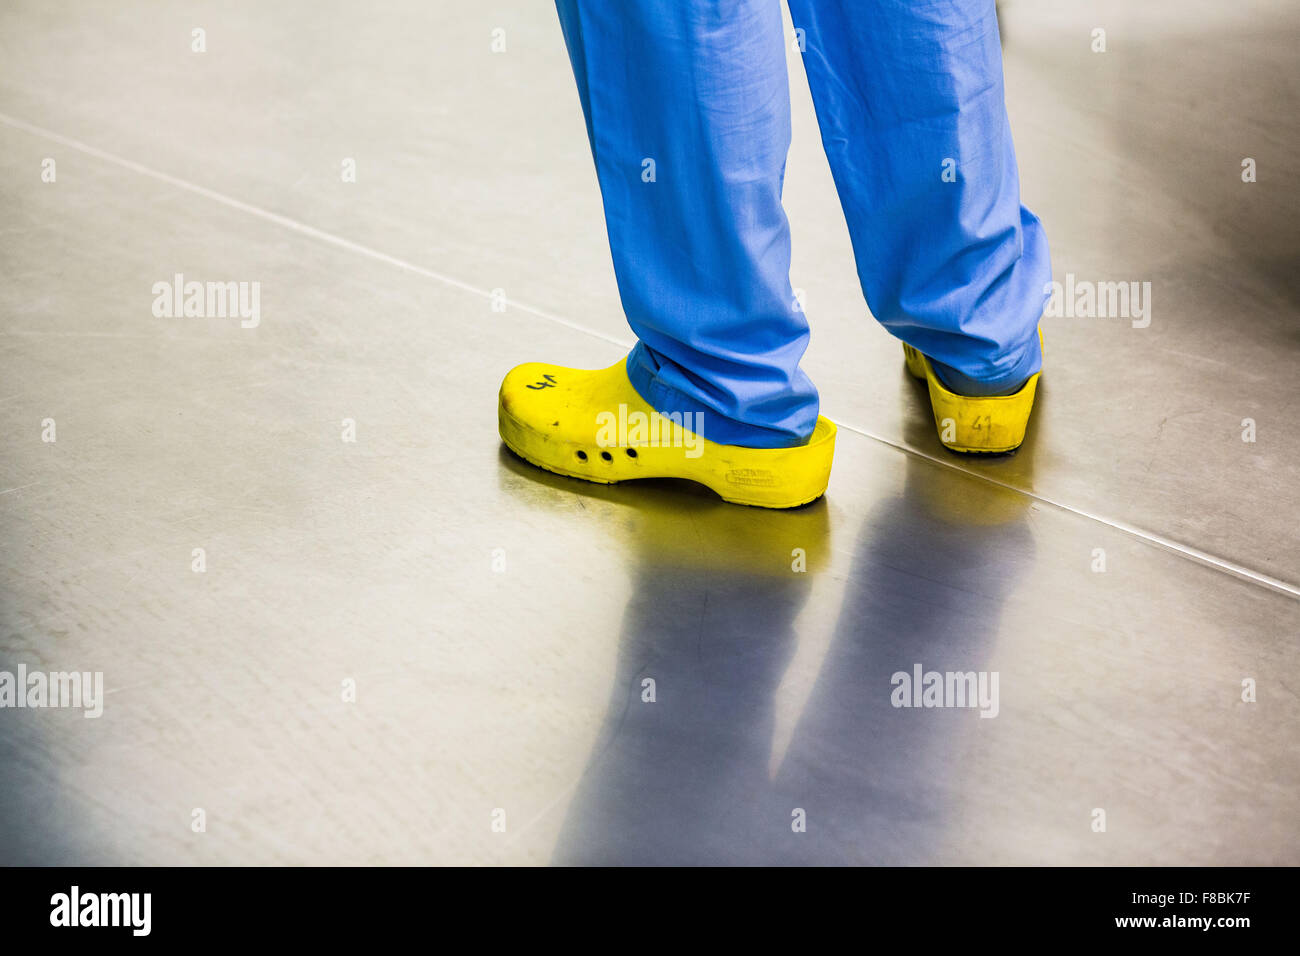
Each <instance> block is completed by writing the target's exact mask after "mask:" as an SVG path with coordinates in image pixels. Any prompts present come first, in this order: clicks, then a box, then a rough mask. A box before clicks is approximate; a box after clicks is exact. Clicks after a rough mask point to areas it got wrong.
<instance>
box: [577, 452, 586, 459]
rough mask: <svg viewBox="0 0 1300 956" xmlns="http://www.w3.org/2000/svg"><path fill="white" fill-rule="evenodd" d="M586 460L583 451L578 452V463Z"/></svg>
mask: <svg viewBox="0 0 1300 956" xmlns="http://www.w3.org/2000/svg"><path fill="white" fill-rule="evenodd" d="M586 460H587V453H586V452H585V451H580V452H578V461H586Z"/></svg>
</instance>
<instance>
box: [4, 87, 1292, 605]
mask: <svg viewBox="0 0 1300 956" xmlns="http://www.w3.org/2000/svg"><path fill="white" fill-rule="evenodd" d="M0 123H4V124H5V125H6V126H11V127H13V128H14V129H18V130H22V131H23V132H26V133H31V134H32V135H34V136H41V137H43V138H45V139H48V140H51V141H53V142H56V143H60V144H62V145H64V146H67V147H69V148H70V149H75V150H78V151H79V152H82V153H85V154H86V155H88V156H94V157H96V158H97V159H102V160H104V161H105V162H108V163H112V164H114V165H116V166H121V167H122V168H123V169H129V170H131V171H132V172H135V173H139V174H140V175H142V176H148V177H149V178H151V179H156V180H158V181H160V182H164V183H167V184H168V185H170V186H175V187H176V188H177V189H184V190H186V191H187V192H191V193H194V194H195V195H198V196H202V197H204V198H205V199H210V200H212V201H213V202H216V203H220V204H221V205H223V206H227V207H229V208H231V209H238V210H239V211H240V212H245V213H248V214H249V215H251V216H255V217H257V218H258V219H262V220H265V221H266V222H270V223H274V224H275V225H277V226H281V227H283V228H285V229H288V230H291V231H292V232H296V233H299V234H300V235H304V236H309V237H311V238H312V239H317V240H319V241H321V242H324V243H326V244H328V245H331V246H335V247H336V248H339V249H345V250H347V251H348V252H354V253H356V254H357V255H360V256H365V257H366V258H368V259H373V260H375V261H376V262H383V263H385V264H387V265H390V266H393V267H395V268H398V269H401V270H403V271H404V272H410V273H412V274H414V275H418V276H422V277H424V278H426V279H433V280H434V281H435V282H441V283H443V284H444V285H448V286H451V287H452V288H455V289H460V290H462V291H464V292H469V293H472V294H474V295H477V296H480V297H482V298H484V299H488V300H491V298H492V293H491V292H490V291H489V290H487V289H480V288H479V287H478V286H475V285H470V284H469V283H468V282H462V281H461V280H459V279H456V278H453V277H452V276H449V275H446V274H444V273H441V272H435V271H434V270H432V269H426V268H424V267H423V266H418V265H416V264H415V263H413V262H407V261H406V260H405V259H399V258H397V257H396V256H390V255H388V254H387V253H385V252H380V251H378V250H377V249H371V248H370V247H369V246H363V245H361V244H360V243H357V242H353V241H352V240H350V239H344V238H343V237H342V236H336V235H334V234H333V233H331V232H325V231H324V230H323V229H316V228H315V227H313V226H309V225H307V224H306V223H302V222H298V221H297V220H296V219H290V218H288V217H287V216H281V215H280V214H278V213H274V212H271V211H270V210H267V209H262V208H261V207H260V206H254V205H252V204H251V203H246V202H243V201H241V200H238V199H235V198H233V197H231V196H227V195H225V194H224V193H219V192H216V191H215V190H212V189H207V188H206V187H204V186H199V185H197V184H196V183H191V182H189V181H187V180H184V179H178V178H177V177H175V176H170V175H168V174H167V173H164V172H161V171H160V170H157V169H153V168H152V167H150V166H145V165H143V164H141V163H137V162H134V161H133V160H130V159H126V158H125V157H122V156H118V155H116V154H114V153H109V152H106V151H105V150H102V149H99V148H97V147H95V146H91V145H89V144H88V143H83V142H81V141H80V140H76V139H72V138H71V137H68V136H62V135H60V134H58V133H55V132H53V131H51V130H48V129H44V128H43V127H40V126H34V125H33V124H31V123H27V122H25V121H23V120H20V119H18V118H16V117H13V116H9V115H7V114H5V113H0ZM510 307H511V308H513V309H518V310H519V311H520V312H525V313H527V314H529V315H535V316H537V317H538V318H541V319H546V320H548V321H550V322H555V323H557V324H559V325H562V326H564V327H565V328H568V329H572V330H574V331H575V332H582V333H583V334H585V335H590V336H593V337H595V338H598V339H600V340H602V341H604V342H609V343H610V344H612V345H617V346H619V347H620V348H625V349H630V348H631V347H632V345H633V343H632V341H631V340H627V339H620V338H618V337H617V336H612V335H606V334H605V333H604V332H601V331H599V330H597V329H592V328H589V327H587V326H585V325H582V324H580V323H578V322H574V321H573V320H571V319H566V318H564V317H563V316H560V315H556V314H555V313H554V312H547V311H546V310H545V309H539V308H536V307H535V306H531V305H526V304H524V303H522V302H518V301H516V300H514V299H511V300H510ZM834 420H835V422H836V424H837V425H838V426H839V427H840V428H844V429H847V430H848V431H851V432H855V433H856V434H859V435H861V436H862V437H864V438H869V439H871V440H872V441H877V442H880V443H881V444H883V445H888V446H889V447H891V448H896V449H898V450H899V451H901V452H904V453H906V454H909V455H914V456H916V457H917V458H923V459H925V460H926V461H929V462H933V463H934V464H936V465H941V466H943V467H944V468H948V469H951V470H953V471H957V472H960V473H961V474H963V475H969V476H970V477H972V478H977V479H980V480H982V481H987V482H989V483H990V484H994V485H997V486H998V487H999V488H1005V489H1007V490H1008V491H1014V492H1017V493H1019V494H1022V495H1025V496H1026V497H1028V498H1032V499H1033V500H1035V501H1039V502H1042V503H1043V504H1045V505H1050V506H1051V507H1053V508H1057V509H1059V510H1061V511H1066V512H1069V513H1070V514H1074V515H1078V516H1079V517H1081V518H1087V519H1089V520H1091V521H1096V522H1098V523H1099V524H1104V525H1106V526H1108V527H1111V528H1114V529H1115V530H1116V531H1121V532H1123V533H1125V534H1128V535H1132V536H1133V537H1135V538H1139V539H1141V540H1143V541H1146V542H1148V543H1150V544H1154V545H1156V546H1157V547H1160V548H1164V549H1165V550H1166V551H1171V552H1173V553H1174V554H1179V555H1182V556H1183V557H1185V558H1188V559H1190V560H1192V561H1195V562H1197V563H1198V564H1203V565H1206V566H1207V567H1211V568H1215V569H1217V570H1219V571H1223V572H1224V573H1226V574H1230V575H1232V576H1233V577H1237V578H1240V579H1242V580H1244V581H1249V582H1251V583H1252V584H1258V585H1260V586H1261V587H1266V588H1269V589H1270V590H1273V591H1277V592H1279V593H1281V594H1286V595H1289V596H1291V597H1294V598H1300V587H1297V586H1296V585H1294V584H1290V583H1288V582H1286V581H1282V580H1279V579H1278V578H1274V577H1271V576H1269V575H1267V574H1264V573H1263V572H1260V571H1255V570H1252V569H1251V568H1247V567H1244V566H1243V565H1240V564H1236V563H1234V562H1232V561H1228V560H1227V559H1225V558H1220V557H1217V556H1216V555H1213V554H1210V553H1209V552H1208V551H1202V550H1200V549H1199V548H1193V547H1191V546H1190V545H1186V544H1181V543H1179V542H1177V541H1174V540H1172V539H1171V538H1166V537H1164V536H1163V535H1159V534H1156V533H1155V532H1152V531H1146V530H1145V529H1143V528H1139V527H1136V526H1135V525H1131V524H1129V523H1128V522H1126V521H1119V520H1117V519H1114V518H1106V517H1103V516H1102V515H1097V514H1093V513H1092V512H1090V511H1084V510H1083V509H1082V508H1075V507H1074V506H1072V505H1067V504H1065V503H1063V502H1060V501H1056V500H1054V499H1052V498H1047V497H1044V496H1043V495H1039V494H1036V493H1035V492H1032V491H1026V490H1025V489H1023V488H1017V487H1016V486H1015V485H1010V484H1007V483H1006V482H1004V481H999V480H998V479H997V478H992V477H989V476H988V475H985V474H982V473H981V472H978V471H969V470H967V469H966V468H963V467H961V466H960V465H958V464H957V463H955V462H951V461H946V460H944V459H943V458H939V457H936V456H935V455H931V454H930V453H928V452H925V451H922V450H921V449H919V448H914V447H912V446H911V445H907V444H904V443H902V442H897V441H894V440H893V439H890V438H886V437H884V436H883V435H877V434H876V433H875V432H872V431H868V430H867V429H865V428H862V427H860V426H858V425H850V424H847V423H845V422H842V421H839V420H838V419H834ZM11 490H17V489H11Z"/></svg>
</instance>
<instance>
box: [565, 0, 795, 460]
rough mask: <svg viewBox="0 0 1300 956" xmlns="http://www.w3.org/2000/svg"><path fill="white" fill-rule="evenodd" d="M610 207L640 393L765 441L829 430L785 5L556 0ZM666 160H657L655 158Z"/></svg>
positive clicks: (714, 426) (726, 438)
mask: <svg viewBox="0 0 1300 956" xmlns="http://www.w3.org/2000/svg"><path fill="white" fill-rule="evenodd" d="M556 9H557V10H558V12H559V15H560V24H561V26H562V28H563V31H564V38H565V42H566V44H567V45H568V49H569V57H570V59H571V61H572V63H573V72H574V77H575V79H576V80H577V84H578V92H579V96H580V98H581V100H582V108H583V113H584V115H585V117H586V120H587V133H588V136H589V137H590V139H591V148H592V154H593V156H594V158H595V163H596V173H597V177H598V179H599V181H600V190H601V197H602V200H603V202H604V206H605V224H606V227H607V229H608V232H609V244H610V250H611V252H612V254H613V260H614V271H615V275H616V276H617V279H618V288H619V294H620V296H621V298H622V302H623V308H624V310H625V311H626V313H627V319H628V324H629V325H631V327H632V331H633V332H635V333H636V336H637V338H638V339H639V340H640V341H639V344H638V345H637V346H636V348H635V349H633V351H632V353H631V355H630V356H629V357H628V363H627V367H628V375H629V377H630V379H631V381H632V384H633V386H634V387H635V388H636V390H637V392H638V393H639V394H640V395H641V397H642V398H644V399H645V400H646V401H647V402H649V403H650V404H651V405H652V406H654V407H655V408H656V409H658V410H659V411H661V412H695V413H701V414H702V415H703V418H702V421H703V427H702V428H701V431H702V432H703V434H704V435H705V437H707V438H709V439H711V440H713V441H717V442H722V443H726V444H739V445H748V446H752V447H764V448H770V447H785V446H789V445H797V444H800V443H801V442H802V441H805V440H807V438H808V436H809V435H811V434H812V430H813V426H814V424H815V423H816V420H817V411H818V398H817V391H816V389H815V388H814V387H813V385H812V382H811V381H809V379H808V377H807V376H806V375H805V374H804V373H803V371H802V370H801V369H800V368H799V360H800V358H801V357H802V356H803V353H804V349H805V348H807V345H808V325H807V322H806V320H805V318H804V315H803V313H802V311H801V310H799V309H797V308H796V307H795V303H794V295H793V292H792V290H791V287H790V232H789V227H788V225H787V222H786V217H785V211H784V210H783V209H782V207H781V186H782V180H783V176H784V172H785V159H786V152H787V150H788V149H789V145H790V101H789V82H788V77H787V73H786V61H785V46H784V34H783V31H782V24H781V11H780V6H779V2H778V0H673V2H663V0H556ZM651 161H652V162H653V166H651V165H650V162H651Z"/></svg>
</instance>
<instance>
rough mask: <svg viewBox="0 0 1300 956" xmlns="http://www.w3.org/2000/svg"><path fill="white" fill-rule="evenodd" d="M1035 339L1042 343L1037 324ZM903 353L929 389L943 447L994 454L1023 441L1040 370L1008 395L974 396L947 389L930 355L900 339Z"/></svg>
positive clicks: (1014, 446)
mask: <svg viewBox="0 0 1300 956" xmlns="http://www.w3.org/2000/svg"><path fill="white" fill-rule="evenodd" d="M1038 343H1039V345H1040V346H1041V345H1042V343H1043V330H1042V329H1041V328H1040V329H1039V330H1038ZM903 355H904V357H906V359H907V370H908V371H909V372H911V373H912V376H913V377H915V378H919V379H923V380H924V381H925V383H926V385H927V386H928V387H929V389H930V408H931V410H932V411H933V412H934V424H935V427H936V428H937V429H938V430H939V441H940V442H941V443H942V444H943V445H944V447H945V448H950V449H952V450H953V451H960V452H966V453H969V454H984V455H996V454H1002V453H1005V452H1009V451H1015V450H1016V449H1017V448H1019V447H1020V445H1021V443H1022V442H1024V440H1025V429H1026V428H1027V427H1028V425H1029V414H1030V412H1032V411H1033V410H1034V395H1035V393H1036V392H1037V391H1038V378H1039V376H1040V375H1041V374H1042V373H1041V372H1035V373H1034V374H1033V375H1031V376H1030V377H1029V381H1027V382H1025V384H1024V385H1023V386H1022V387H1021V389H1020V391H1018V392H1015V393H1014V394H1012V395H994V396H990V397H987V398H976V397H971V396H968V395H958V394H957V393H956V392H951V391H949V390H948V389H947V387H945V386H944V384H943V382H941V381H939V376H938V375H936V374H935V372H934V365H933V364H931V362H930V359H929V358H928V357H927V356H925V355H924V354H923V353H921V352H918V351H917V350H916V349H914V348H912V346H910V345H908V344H907V343H903Z"/></svg>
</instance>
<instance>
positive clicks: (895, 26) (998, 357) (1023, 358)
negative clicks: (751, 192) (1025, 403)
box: [789, 0, 1051, 394]
mask: <svg viewBox="0 0 1300 956" xmlns="http://www.w3.org/2000/svg"><path fill="white" fill-rule="evenodd" d="M789 4H790V10H791V13H792V15H793V18H794V22H795V25H796V27H797V28H801V29H802V30H803V31H804V46H805V52H804V64H805V66H806V68H807V71H808V79H809V84H810V86H811V89H812V93H813V99H814V102H815V104H816V109H817V120H818V124H819V125H820V127H821V133H822V142H823V145H824V147H825V149H826V155H827V157H828V159H829V160H830V165H831V170H832V173H833V174H834V177H835V184H836V187H837V189H838V190H839V194H840V201H841V203H842V205H843V207H844V214H845V217H846V218H847V220H848V224H849V232H850V235H851V236H852V239H853V250H854V256H855V258H856V260H857V266H858V275H859V278H860V279H861V282H862V289H863V292H864V294H865V295H866V298H867V304H868V306H869V307H870V308H871V311H872V314H873V315H875V317H876V318H877V319H878V320H879V321H880V322H881V323H882V324H883V325H884V326H885V328H886V329H888V330H889V331H890V332H891V333H893V334H894V335H895V336H897V337H898V338H900V339H902V340H903V341H905V342H907V343H909V344H910V345H912V346H914V347H916V348H918V349H920V350H921V351H922V352H924V353H925V354H927V355H929V356H930V357H931V358H932V359H935V360H936V361H937V362H939V363H941V368H940V372H941V374H942V373H943V372H944V369H943V367H942V366H947V367H948V368H947V371H948V372H949V373H950V374H948V375H947V377H948V378H950V379H953V380H954V381H952V382H950V384H951V385H953V386H954V387H956V386H957V385H958V384H966V385H968V386H970V388H969V390H968V392H967V393H968V394H992V393H995V392H997V391H999V390H1002V389H1003V388H1005V387H1007V386H1011V385H1015V384H1017V383H1019V382H1021V381H1023V380H1024V379H1026V378H1028V377H1029V376H1030V375H1031V374H1033V373H1034V372H1036V371H1037V370H1038V369H1039V368H1040V366H1041V364H1042V355H1041V353H1040V350H1039V344H1038V338H1037V335H1036V332H1035V330H1036V328H1037V325H1038V320H1039V317H1040V315H1041V314H1042V311H1043V307H1044V305H1045V303H1046V300H1047V293H1046V292H1045V291H1044V286H1045V285H1046V283H1048V282H1049V281H1050V280H1051V265H1050V262H1049V257H1048V248H1047V238H1046V235H1045V234H1044V232H1043V228H1042V225H1041V224H1040V223H1039V221H1038V219H1037V217H1035V216H1034V214H1033V213H1031V212H1030V211H1029V210H1028V209H1026V208H1024V206H1022V205H1021V204H1020V181H1019V174H1018V172H1017V169H1016V157H1015V150H1014V148H1013V146H1012V142H1011V130H1010V127H1009V125H1008V122H1007V114H1006V106H1005V103H1004V100H1003V86H1002V50H1001V44H1000V42H999V37H998V25H997V15H996V13H995V11H994V0H789ZM949 161H951V162H949ZM945 171H948V172H949V175H948V177H945V175H944V174H945ZM945 178H948V179H951V180H952V181H945ZM951 373H956V374H955V375H954V374H951ZM964 379H969V380H974V382H973V383H971V382H964V381H963V380H964ZM976 385H978V386H979V389H980V390H979V391H978V392H976V391H975V390H974V389H975V386H976ZM958 390H959V391H961V389H960V388H959V389H958Z"/></svg>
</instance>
